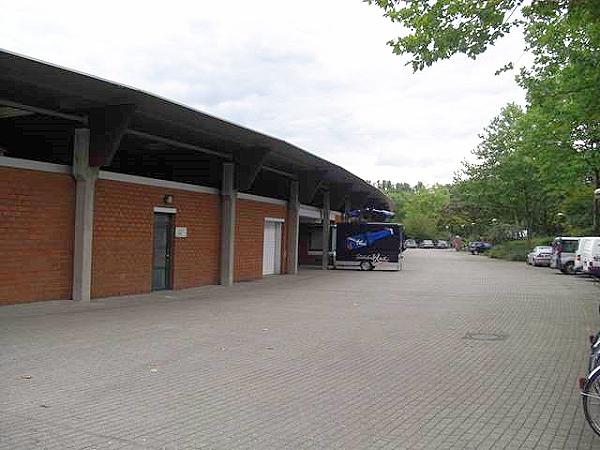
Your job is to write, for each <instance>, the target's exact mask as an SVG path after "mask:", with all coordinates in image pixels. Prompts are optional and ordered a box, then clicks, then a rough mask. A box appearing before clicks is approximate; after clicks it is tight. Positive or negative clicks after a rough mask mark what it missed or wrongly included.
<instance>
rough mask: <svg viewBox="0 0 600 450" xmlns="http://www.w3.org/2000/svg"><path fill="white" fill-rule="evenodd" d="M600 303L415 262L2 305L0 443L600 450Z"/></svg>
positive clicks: (418, 258)
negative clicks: (591, 374) (593, 381)
mask: <svg viewBox="0 0 600 450" xmlns="http://www.w3.org/2000/svg"><path fill="white" fill-rule="evenodd" d="M599 301H600V290H599V289H598V287H597V286H596V285H595V284H594V283H593V282H591V281H588V280H584V279H577V278H570V277H567V276H563V275H559V274H557V273H555V272H554V271H551V270H549V269H544V268H532V267H526V266H525V264H517V263H508V262H499V261H492V260H489V259H487V258H485V257H477V256H470V255H466V254H456V253H453V252H451V251H433V250H432V251H429V250H411V251H410V253H409V254H408V255H407V260H406V267H405V270H404V271H403V272H400V273H380V272H368V273H361V272H350V271H332V272H328V273H323V272H320V271H316V270H307V271H304V272H303V273H302V274H301V275H300V276H298V277H296V278H293V277H276V278H270V279H266V280H263V281H260V282H253V283H240V284H238V285H236V286H235V287H233V288H230V289H225V288H221V287H218V286H212V287H206V288H201V289H195V290H189V291H179V292H173V293H169V294H166V295H165V294H153V295H150V296H139V297H129V298H124V299H110V300H103V301H98V302H94V303H92V304H91V305H79V304H73V303H71V302H52V303H38V304H29V305H17V306H10V307H3V308H1V309H0V333H1V335H0V339H1V341H0V342H1V347H0V349H1V355H0V357H1V359H0V361H1V366H0V377H1V379H2V384H1V386H0V389H1V391H0V435H1V440H0V447H1V448H6V449H32V448H48V449H70V448H77V449H79V448H89V449H92V448H99V449H117V448H131V449H135V448H137V449H140V448H150V449H161V448H164V449H179V448H192V449H193V448H196V449H201V448H202V449H203V448H207V449H208V448H224V449H229V448H257V449H281V448H289V449H304V448H307V449H308V448H327V449H336V448H339V449H342V448H357V449H365V448H377V449H397V448H409V449H417V448H429V449H439V448H457V449H467V448H472V449H487V448H511V449H517V448H523V449H528V448H549V449H552V448H573V449H575V448H581V449H586V448H600V440H598V439H594V437H593V434H592V432H591V431H590V430H589V429H588V427H587V425H586V423H585V422H584V419H583V414H582V411H581V407H580V399H579V395H578V390H577V387H576V380H577V377H578V376H579V374H580V373H582V371H583V367H584V361H585V356H586V336H587V335H588V334H589V333H590V331H592V330H594V329H595V328H598V327H600V317H599V316H598V315H597V313H595V311H596V310H597V304H598V302H599ZM468 333H482V334H486V335H487V334H498V335H500V336H502V337H504V339H502V340H497V341H481V340H474V339H466V338H465V336H466V335H467V334H468ZM23 376H31V379H26V377H23Z"/></svg>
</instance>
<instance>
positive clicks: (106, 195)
mask: <svg viewBox="0 0 600 450" xmlns="http://www.w3.org/2000/svg"><path fill="white" fill-rule="evenodd" d="M165 194H172V195H173V197H174V202H173V204H172V205H169V206H172V207H174V208H177V214H176V216H175V226H182V227H187V229H188V237H186V238H179V239H175V241H174V248H173V260H172V261H173V288H174V289H182V288H188V287H194V286H200V285H203V284H216V283H217V282H218V278H219V248H220V242H219V240H220V238H219V236H220V198H219V196H218V195H215V194H204V193H197V192H189V191H180V190H175V189H168V188H162V187H153V186H145V185H139V184H133V183H124V182H118V181H111V180H98V181H97V184H96V198H95V208H94V209H95V212H94V214H95V217H94V241H93V258H92V297H107V296H113V295H125V294H135V293H143V292H149V291H150V289H151V286H152V246H153V239H152V233H153V218H154V207H155V206H165V205H164V203H163V197H164V195H165Z"/></svg>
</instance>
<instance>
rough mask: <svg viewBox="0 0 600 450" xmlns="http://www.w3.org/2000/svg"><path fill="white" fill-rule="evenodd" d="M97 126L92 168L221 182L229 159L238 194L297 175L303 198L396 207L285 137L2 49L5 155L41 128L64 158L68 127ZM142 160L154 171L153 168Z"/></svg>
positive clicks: (0, 118) (281, 186) (261, 190)
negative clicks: (235, 169) (242, 176)
mask: <svg viewBox="0 0 600 450" xmlns="http://www.w3.org/2000/svg"><path fill="white" fill-rule="evenodd" d="M95 123H99V124H101V126H100V128H101V129H102V131H101V132H100V135H103V137H102V136H101V137H100V141H101V146H102V147H103V149H102V151H101V152H100V153H99V154H98V156H97V159H98V158H99V159H98V160H97V164H96V165H98V166H102V167H104V168H105V169H106V170H115V171H121V172H125V173H135V174H139V175H143V174H145V175H150V176H152V175H153V176H156V177H159V178H160V177H165V178H172V179H177V180H182V181H186V182H194V183H197V184H209V185H210V184H212V185H218V184H219V182H220V176H221V174H220V172H221V170H220V164H221V163H222V162H223V161H234V162H236V163H238V166H239V167H242V168H243V167H246V168H247V170H246V172H250V176H249V177H247V178H248V180H250V183H247V182H246V183H241V185H240V186H239V188H240V190H242V191H244V190H246V191H249V192H252V191H254V192H255V193H258V194H262V195H268V194H270V193H271V192H273V191H274V190H275V191H277V192H279V193H281V192H282V191H286V192H287V188H285V186H287V185H288V184H289V179H297V180H299V182H300V192H301V201H303V202H304V203H309V204H315V205H319V201H320V200H319V196H318V195H316V194H317V192H318V190H328V191H330V193H331V196H332V207H333V208H338V207H340V202H343V197H344V196H346V195H349V196H350V198H351V203H352V207H354V208H362V207H364V206H372V207H376V208H391V207H392V202H391V201H390V199H389V198H388V197H387V196H386V195H385V194H384V193H383V192H381V191H379V190H378V189H377V188H375V187H374V186H371V185H370V184H368V183H367V182H366V181H364V180H362V179H361V178H359V177H357V176H356V175H354V174H352V173H350V172H348V171H347V170H345V169H343V168H342V167H340V166H338V165H336V164H333V163H331V162H329V161H326V160H324V159H322V158H319V157H318V156H316V155H314V154H312V153H309V152H307V151H306V150H303V149H301V148H299V147H297V146H295V145H292V144H290V143H288V142H286V141H284V140H281V139H277V138H274V137H272V136H268V135H266V134H263V133H259V132H257V131H254V130H251V129H249V128H245V127H242V126H240V125H236V124H234V123H231V122H227V121H225V120H222V119H219V118H216V117H213V116H211V115H208V114H206V113H203V112H201V111H197V110H195V109H192V108H189V107H187V106H185V105H181V104H178V103H175V102H172V101H169V100H166V99H164V98H161V97H158V96H155V95H152V94H149V93H146V92H143V91H140V90H137V89H133V88H130V87H127V86H124V85H121V84H117V83H113V82H110V81H106V80H102V79H99V78H96V77H92V76H89V75H85V74H82V73H79V72H75V71H71V70H67V69H65V68H62V67H58V66H55V65H51V64H47V63H43V62H40V61H37V60H33V59H30V58H26V57H23V56H20V55H16V54H13V53H10V52H6V51H0V131H1V132H0V135H4V136H6V138H5V139H4V140H0V146H2V147H4V148H6V149H7V150H8V152H9V156H12V152H13V151H14V152H17V156H19V150H15V148H16V147H17V146H22V143H21V142H22V139H26V138H31V137H32V136H35V135H36V133H43V134H44V137H43V142H44V143H45V144H47V145H50V147H51V148H50V149H49V150H47V151H48V152H54V153H53V155H54V156H53V158H54V159H57V158H59V159H60V156H57V155H60V154H61V152H60V151H59V150H58V149H59V148H63V153H62V155H63V156H62V158H63V159H67V158H68V157H69V156H68V155H69V152H70V150H69V148H72V147H71V145H72V141H70V140H69V139H72V130H73V129H74V128H77V127H82V126H85V127H90V129H91V130H92V135H93V133H94V126H95ZM107 124H108V125H111V126H112V128H111V127H110V126H108V127H107ZM61 133H62V134H61ZM111 133H113V134H114V133H118V134H119V139H118V140H117V141H116V144H115V148H113V149H111V148H107V147H110V145H111V144H114V141H111V140H110V136H109V137H108V138H107V137H106V136H107V135H110V134H111ZM65 136H68V138H69V139H67V140H64V139H63V138H64V137H65ZM0 139H1V138H0ZM61 139H63V140H62V141H61ZM102 139H104V141H102ZM92 141H93V138H92ZM37 142H39V140H38V141H37ZM17 143H19V144H18V145H17ZM48 143H49V144H48ZM92 144H93V142H92ZM92 144H91V145H92ZM32 145H33V144H28V147H32ZM39 148H40V149H43V148H48V147H44V146H40V147H39ZM48 154H49V153H48ZM24 157H31V158H33V159H35V158H37V157H43V155H32V154H31V153H29V154H26V155H24ZM148 161H153V163H152V164H154V165H155V168H156V170H154V171H153V172H152V173H150V174H148V173H146V172H147V170H146V169H147V168H148V167H149V166H152V164H150V163H148ZM67 162H68V161H67ZM140 166H143V167H144V170H145V171H146V172H144V173H141V172H140V170H142V169H141V168H140ZM165 168H168V170H166V169H165ZM132 171H133V172H132ZM243 171H244V170H242V172H243ZM167 172H168V173H167ZM284 195H287V194H284ZM302 196H304V199H303V198H302Z"/></svg>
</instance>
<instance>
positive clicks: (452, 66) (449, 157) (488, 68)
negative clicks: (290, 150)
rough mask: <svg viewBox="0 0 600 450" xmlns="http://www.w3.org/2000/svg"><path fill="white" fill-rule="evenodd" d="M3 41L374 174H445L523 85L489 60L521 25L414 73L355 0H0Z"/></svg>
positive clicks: (377, 18) (374, 12) (513, 43)
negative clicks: (477, 50) (484, 49)
mask: <svg viewBox="0 0 600 450" xmlns="http://www.w3.org/2000/svg"><path fill="white" fill-rule="evenodd" d="M0 8H1V10H2V11H3V14H2V15H1V16H0V42H2V46H3V47H4V48H6V49H7V50H10V51H15V52H18V53H23V54H25V55H28V56H32V57H35V58H39V59H42V60H45V61H49V62H52V63H55V64H59V65H64V66H67V67H69V68H73V69H77V70H82V71H84V72H87V73H90V74H93V75H96V76H100V77H103V78H107V79H110V80H113V81H117V82H121V83H125V84H128V85H130V86H134V87H137V88H140V89H144V90H147V91H150V92H152V93H155V94H158V95H161V96H164V97H167V98H171V99H173V100H176V101H179V102H182V103H185V104H188V105H190V106H193V107H196V108H199V109H201V110H203V111H205V112H207V113H209V114H214V115H216V116H219V117H223V118H225V119H227V120H230V121H233V122H236V123H239V124H242V125H245V126H248V127H251V128H254V129H257V130H259V131H262V132H265V133H268V134H271V135H273V136H276V137H279V138H282V139H285V140H288V141H290V142H292V143H294V144H296V145H299V146H300V147H302V148H305V149H306V150H308V151H311V152H313V153H315V154H317V155H319V156H322V157H324V158H327V159H329V160H331V161H332V162H335V163H337V164H340V165H341V166H343V167H346V168H347V169H349V170H350V171H352V172H354V173H356V174H357V175H359V176H361V177H363V178H365V179H371V180H376V179H391V180H393V181H398V182H404V181H406V182H409V183H415V182H417V181H419V180H422V181H425V182H427V183H433V182H436V181H437V182H447V181H450V180H451V179H452V174H453V172H454V171H455V170H456V169H457V168H458V167H459V165H460V161H461V160H462V159H464V158H465V157H468V155H469V152H470V150H471V149H472V148H473V147H474V146H475V145H476V144H477V140H478V139H477V133H478V132H480V131H481V129H482V128H483V126H485V125H486V124H487V123H488V122H489V120H490V119H491V118H492V117H493V116H494V115H496V114H497V113H498V112H499V109H500V107H501V106H503V105H504V104H505V103H507V102H509V101H522V99H523V93H522V92H521V91H520V90H519V89H518V88H517V87H516V86H515V84H514V81H513V79H512V76H511V75H510V74H504V75H502V76H498V77H497V76H494V71H495V70H496V69H497V68H499V67H500V66H502V65H503V64H504V63H505V62H507V61H509V60H514V59H517V58H518V57H519V56H520V55H521V53H522V48H523V46H522V42H521V41H520V37H519V36H512V37H509V38H508V39H506V40H505V41H503V42H501V43H499V44H498V45H497V46H496V47H495V48H492V49H491V50H490V51H489V52H488V53H486V54H485V55H483V57H481V58H480V60H478V61H471V60H468V59H467V58H465V57H458V58H455V59H453V60H451V61H444V62H441V63H439V64H436V65H434V66H433V67H431V68H429V69H427V70H426V71H424V72H421V73H417V74H413V73H412V72H411V70H410V68H408V67H406V66H404V60H403V59H402V58H401V57H398V56H395V55H393V54H392V53H391V51H390V49H389V48H388V47H387V46H386V45H385V42H386V41H387V40H388V39H390V38H392V37H394V36H395V35H396V34H397V33H398V29H397V28H396V26H395V25H393V24H391V23H389V22H388V21H387V20H386V19H384V18H383V17H381V12H380V10H379V9H377V8H376V7H374V6H369V5H367V4H365V3H363V2H360V1H358V0H357V1H355V2H349V1H348V0H330V1H328V2H323V1H319V0H305V1H303V2H289V1H275V0H273V1H266V0H265V1H260V0H257V1H254V2H247V1H243V0H232V1H229V2H214V1H207V0H202V1H186V2H169V3H166V2H124V1H120V2H116V1H112V0H105V1H103V2H84V3H82V2H69V1H59V0H56V1H53V2H35V1H28V0H21V1H19V2H9V1H7V0H6V1H5V0H0Z"/></svg>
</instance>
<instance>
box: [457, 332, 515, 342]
mask: <svg viewBox="0 0 600 450" xmlns="http://www.w3.org/2000/svg"><path fill="white" fill-rule="evenodd" d="M464 338H465V339H471V340H473V341H503V340H504V339H506V338H507V335H506V334H502V333H480V332H471V333H467V334H465V337H464Z"/></svg>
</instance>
